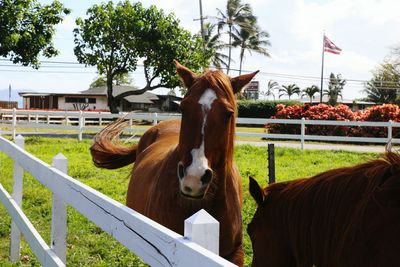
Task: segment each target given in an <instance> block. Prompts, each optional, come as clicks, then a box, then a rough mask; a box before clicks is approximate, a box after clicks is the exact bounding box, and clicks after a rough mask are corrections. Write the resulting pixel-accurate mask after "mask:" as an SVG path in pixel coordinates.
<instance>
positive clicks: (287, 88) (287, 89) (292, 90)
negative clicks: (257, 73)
mask: <svg viewBox="0 0 400 267" xmlns="http://www.w3.org/2000/svg"><path fill="white" fill-rule="evenodd" d="M294 94H297V95H300V88H299V87H298V86H297V85H296V84H289V85H283V86H282V88H280V89H279V98H281V96H284V95H287V96H288V97H289V99H290V98H291V96H292V95H294Z"/></svg>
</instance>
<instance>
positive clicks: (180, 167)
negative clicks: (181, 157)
mask: <svg viewBox="0 0 400 267" xmlns="http://www.w3.org/2000/svg"><path fill="white" fill-rule="evenodd" d="M178 177H179V179H181V180H182V179H183V177H185V170H184V168H183V164H182V162H179V163H178Z"/></svg>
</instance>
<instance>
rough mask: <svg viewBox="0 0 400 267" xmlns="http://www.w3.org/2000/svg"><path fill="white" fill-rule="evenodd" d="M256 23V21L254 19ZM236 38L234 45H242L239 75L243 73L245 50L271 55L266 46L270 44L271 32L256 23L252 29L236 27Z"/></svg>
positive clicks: (234, 36)
mask: <svg viewBox="0 0 400 267" xmlns="http://www.w3.org/2000/svg"><path fill="white" fill-rule="evenodd" d="M254 23H255V21H254ZM232 37H233V39H234V41H233V43H232V46H233V47H240V55H239V58H240V67H239V75H240V74H241V73H242V63H243V57H244V52H245V51H246V50H247V51H248V52H249V53H250V54H251V52H255V53H258V54H261V55H263V56H267V57H270V54H269V53H268V51H267V49H266V48H265V47H266V46H270V45H271V43H270V42H269V40H268V39H269V34H268V32H266V31H262V30H261V29H260V28H259V27H257V26H256V25H254V26H253V27H252V29H251V30H248V29H246V28H240V30H237V29H234V31H233V33H232Z"/></svg>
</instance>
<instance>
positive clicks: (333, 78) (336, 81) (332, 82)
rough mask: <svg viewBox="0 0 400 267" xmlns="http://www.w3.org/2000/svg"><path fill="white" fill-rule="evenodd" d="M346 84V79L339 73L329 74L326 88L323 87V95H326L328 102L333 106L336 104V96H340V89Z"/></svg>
mask: <svg viewBox="0 0 400 267" xmlns="http://www.w3.org/2000/svg"><path fill="white" fill-rule="evenodd" d="M345 85H346V80H344V79H342V76H341V74H337V75H335V74H333V73H331V75H330V76H329V83H328V89H325V90H324V92H323V95H327V96H328V98H329V99H328V104H329V105H331V106H335V105H336V104H337V100H338V97H339V96H340V97H343V96H342V91H343V88H344V86H345Z"/></svg>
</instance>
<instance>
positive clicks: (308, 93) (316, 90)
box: [301, 85, 319, 104]
mask: <svg viewBox="0 0 400 267" xmlns="http://www.w3.org/2000/svg"><path fill="white" fill-rule="evenodd" d="M301 92H302V94H301V97H303V96H308V97H309V98H310V104H312V101H313V97H314V95H315V94H316V93H319V87H318V86H316V85H311V86H309V87H307V88H305V89H303V90H302V91H301Z"/></svg>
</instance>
